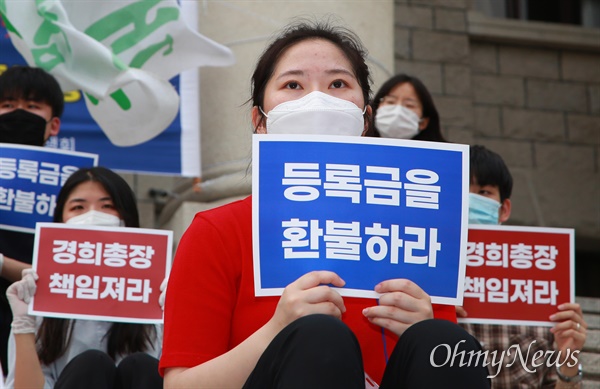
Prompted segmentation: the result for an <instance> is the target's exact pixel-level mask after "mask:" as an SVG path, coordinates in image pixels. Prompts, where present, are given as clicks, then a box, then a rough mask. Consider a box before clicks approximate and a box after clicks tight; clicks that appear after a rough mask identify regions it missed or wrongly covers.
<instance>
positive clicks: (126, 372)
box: [6, 167, 164, 388]
mask: <svg viewBox="0 0 600 389" xmlns="http://www.w3.org/2000/svg"><path fill="white" fill-rule="evenodd" d="M54 221H55V222H57V223H67V224H73V225H82V224H83V225H99V226H110V227H117V226H126V227H139V216H138V210H137V205H136V201H135V195H134V193H133V191H132V190H131V189H130V188H129V186H128V185H127V183H126V182H125V180H123V178H121V177H120V176H119V175H118V174H116V173H114V172H112V171H111V170H108V169H106V168H102V167H93V168H85V169H80V170H78V171H76V172H75V173H73V174H72V175H71V176H70V177H69V179H68V180H67V181H66V182H65V184H64V186H63V187H62V189H61V191H60V193H59V195H58V198H57V202H56V209H55V213H54ZM37 278H38V277H37V275H36V273H35V272H34V270H33V269H26V270H24V271H23V278H22V280H21V281H18V282H16V283H14V284H12V285H11V286H10V287H9V289H8V291H7V293H6V294H7V297H8V300H9V302H10V306H11V309H12V311H13V316H14V318H13V322H12V333H11V338H10V342H9V371H8V376H7V379H6V386H7V387H11V388H12V387H15V388H82V387H87V388H113V387H125V388H162V378H161V377H160V376H159V375H158V370H157V369H158V359H157V358H158V357H159V355H160V352H161V337H162V329H161V328H160V326H156V325H146V324H128V323H112V322H102V321H91V320H68V319H57V318H48V317H46V318H43V319H40V318H39V317H38V318H37V320H36V318H35V317H33V316H30V315H28V314H27V304H28V303H29V301H30V300H31V297H32V296H33V295H34V294H35V291H36V280H37ZM160 299H163V301H164V296H163V295H161V298H160ZM160 299H159V300H160ZM159 304H161V303H160V301H159ZM161 305H162V304H161Z"/></svg>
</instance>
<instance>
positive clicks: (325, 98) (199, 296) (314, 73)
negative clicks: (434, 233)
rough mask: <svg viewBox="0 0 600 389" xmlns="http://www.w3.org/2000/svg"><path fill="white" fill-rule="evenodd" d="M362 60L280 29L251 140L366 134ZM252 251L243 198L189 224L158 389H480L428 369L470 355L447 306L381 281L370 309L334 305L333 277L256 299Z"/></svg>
mask: <svg viewBox="0 0 600 389" xmlns="http://www.w3.org/2000/svg"><path fill="white" fill-rule="evenodd" d="M365 58H366V53H365V51H364V49H363V48H362V45H361V44H360V42H359V40H358V38H357V37H356V36H355V35H354V34H352V33H351V32H350V31H348V30H346V29H343V28H339V27H333V26H331V25H329V24H327V23H319V22H317V23H310V22H300V23H294V24H292V25H290V26H288V27H287V28H285V29H284V30H283V31H282V32H281V33H280V34H279V35H278V37H277V38H275V39H274V40H273V42H271V44H270V45H269V46H268V47H267V48H266V50H265V51H264V52H263V54H262V55H261V57H260V58H259V60H258V63H257V66H256V69H255V71H254V73H253V76H252V98H251V102H252V105H253V108H252V125H253V128H254V131H255V132H256V133H259V134H285V133H288V134H289V133H294V134H305V135H310V134H338V135H350V136H352V135H354V136H360V135H361V134H364V133H365V132H366V131H368V130H369V129H370V128H371V120H370V117H371V108H370V107H368V106H366V105H367V102H368V101H369V95H370V82H369V69H368V67H367V65H366V62H365ZM265 136H268V135H265ZM252 252H253V248H252V199H251V197H248V198H246V199H244V200H240V201H236V202H233V203H230V204H227V205H224V206H222V207H218V208H214V209H210V210H208V211H204V212H200V213H198V214H197V215H196V217H195V219H194V221H193V222H192V223H191V225H190V226H189V227H188V229H187V231H186V232H185V234H184V235H183V237H182V238H181V241H180V243H179V245H178V248H177V253H176V255H175V260H174V261H173V268H172V271H171V274H170V276H169V287H168V290H169V293H168V294H167V301H166V304H165V332H164V334H165V335H164V336H165V337H164V343H163V353H162V356H161V360H160V365H159V369H160V371H161V373H162V374H164V378H165V387H169V388H193V387H194V388H196V387H207V388H242V387H243V388H275V387H278V388H345V389H352V388H361V389H364V388H365V386H366V382H369V383H371V382H372V381H370V380H367V379H366V378H365V373H368V375H369V376H370V377H371V378H372V379H373V381H375V382H378V383H381V387H390V388H391V387H440V386H443V385H444V384H447V383H448V382H449V381H450V380H452V381H453V383H454V384H455V386H456V387H471V388H474V387H477V388H482V387H486V384H487V378H486V376H487V370H486V369H485V368H483V367H473V368H464V369H462V368H460V369H459V368H450V367H448V368H440V369H436V368H434V367H432V366H431V364H430V363H429V361H430V359H429V358H430V352H431V350H432V349H433V348H434V347H436V346H437V345H439V344H440V342H446V343H452V344H456V342H457V339H465V338H467V340H468V341H467V342H466V343H467V344H468V346H466V345H465V347H466V348H467V350H469V349H471V348H470V347H473V349H475V348H477V347H479V346H478V345H477V342H476V341H475V339H473V338H472V337H471V336H470V335H469V334H467V333H466V332H465V331H464V330H462V329H461V328H460V327H459V326H458V325H456V324H455V323H452V322H451V321H452V320H456V318H455V311H454V307H452V306H450V307H448V306H438V305H435V304H434V305H432V304H431V299H430V298H429V296H428V295H427V293H425V292H424V291H423V290H422V289H421V288H420V287H419V286H418V285H416V284H415V283H414V282H412V281H410V280H408V279H390V280H386V281H383V282H381V283H380V284H378V285H377V286H375V287H374V290H375V291H376V292H378V293H380V294H381V297H380V298H379V300H375V299H361V298H353V297H343V298H342V296H341V295H340V294H339V293H338V292H337V291H336V290H335V289H334V288H332V287H331V286H336V287H342V286H343V285H344V280H342V279H341V278H340V276H339V275H338V274H336V273H334V272H331V271H314V272H310V273H307V274H305V275H303V276H301V277H300V278H298V279H297V280H296V281H294V282H292V283H290V284H289V285H288V286H287V287H286V288H285V289H284V291H283V294H282V296H281V297H279V296H277V297H273V296H270V297H255V294H254V272H253V256H252ZM434 317H435V318H440V319H447V320H434V319H433V318H434ZM438 336H439V338H438ZM461 345H462V343H461ZM461 347H462V346H461ZM471 350H472V349H471ZM388 351H389V353H390V354H388V353H387V352H388ZM450 377H452V378H450ZM369 385H370V384H369Z"/></svg>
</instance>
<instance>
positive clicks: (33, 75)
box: [0, 65, 65, 118]
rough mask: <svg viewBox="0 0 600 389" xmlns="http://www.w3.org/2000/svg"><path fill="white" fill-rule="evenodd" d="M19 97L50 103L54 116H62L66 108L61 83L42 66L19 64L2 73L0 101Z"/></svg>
mask: <svg viewBox="0 0 600 389" xmlns="http://www.w3.org/2000/svg"><path fill="white" fill-rule="evenodd" d="M18 99H25V100H33V101H40V102H44V103H46V104H48V105H49V106H50V107H51V108H52V117H58V118H60V117H61V115H62V114H63V111H64V108H65V97H64V95H63V92H62V89H61V88H60V85H59V84H58V82H57V81H56V79H55V78H54V76H52V75H51V74H50V73H48V72H46V71H45V70H44V69H42V68H35V67H31V66H20V65H17V66H11V67H10V68H8V69H7V70H6V71H4V73H2V74H0V101H3V100H18Z"/></svg>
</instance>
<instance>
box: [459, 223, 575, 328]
mask: <svg viewBox="0 0 600 389" xmlns="http://www.w3.org/2000/svg"><path fill="white" fill-rule="evenodd" d="M574 252H575V247H574V230H573V229H568V228H544V227H520V226H495V225H470V226H469V235H468V243H467V270H466V277H465V290H464V301H463V307H464V308H465V310H466V311H467V314H468V317H467V318H465V319H459V322H462V323H489V324H522V325H541V326H552V325H553V323H552V322H550V319H549V316H550V315H552V314H554V313H556V312H557V311H558V308H557V306H558V305H560V304H562V303H566V302H573V301H575V283H574V260H575V255H574Z"/></svg>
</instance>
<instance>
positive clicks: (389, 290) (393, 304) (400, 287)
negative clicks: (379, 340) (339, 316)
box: [363, 278, 433, 336]
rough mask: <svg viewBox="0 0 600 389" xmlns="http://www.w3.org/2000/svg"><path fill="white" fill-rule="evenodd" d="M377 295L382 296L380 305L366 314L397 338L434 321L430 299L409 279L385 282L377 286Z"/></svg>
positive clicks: (365, 313)
mask: <svg viewBox="0 0 600 389" xmlns="http://www.w3.org/2000/svg"><path fill="white" fill-rule="evenodd" d="M375 292H377V293H381V297H379V305H378V306H375V307H371V308H366V309H365V310H363V315H365V317H366V318H367V319H369V321H370V322H371V323H373V324H376V325H378V326H381V327H383V328H385V329H387V330H389V331H392V332H393V333H395V334H396V335H398V336H401V335H402V334H403V333H404V331H406V329H408V327H410V326H411V325H413V324H415V323H418V322H420V321H422V320H426V319H432V318H433V308H432V306H431V298H430V297H429V295H428V294H427V293H425V291H423V289H421V288H420V287H419V286H418V285H417V284H415V283H414V282H412V281H410V280H407V279H400V278H398V279H393V280H387V281H383V282H381V283H379V284H377V285H376V286H375Z"/></svg>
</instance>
